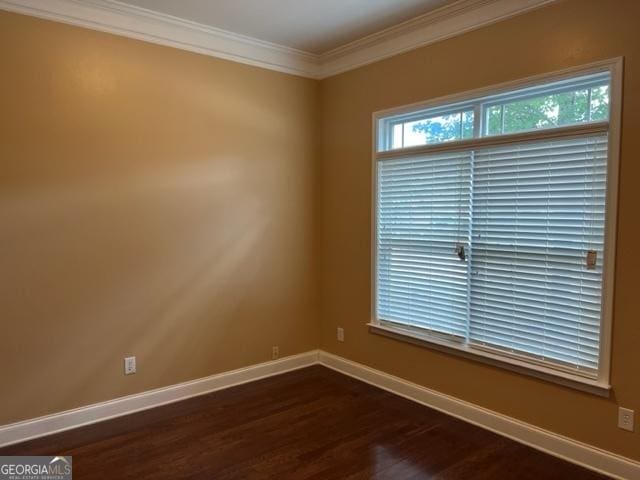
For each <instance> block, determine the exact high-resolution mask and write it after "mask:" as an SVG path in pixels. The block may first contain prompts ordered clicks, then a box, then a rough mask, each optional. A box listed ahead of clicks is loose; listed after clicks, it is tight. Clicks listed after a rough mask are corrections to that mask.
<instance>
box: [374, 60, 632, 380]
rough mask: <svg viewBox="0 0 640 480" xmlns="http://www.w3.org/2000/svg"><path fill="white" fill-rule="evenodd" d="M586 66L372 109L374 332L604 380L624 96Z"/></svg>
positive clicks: (605, 70)
mask: <svg viewBox="0 0 640 480" xmlns="http://www.w3.org/2000/svg"><path fill="white" fill-rule="evenodd" d="M616 68H618V67H616ZM594 70H595V71H587V70H585V71H583V72H580V73H578V74H576V75H575V76H574V77H571V76H567V75H561V76H560V77H559V79H558V80H555V81H554V80H552V81H548V82H547V83H544V82H538V83H535V84H527V85H526V86H524V87H519V88H515V89H512V90H509V89H507V88H502V89H500V90H498V91H496V92H493V93H490V94H488V95H484V96H480V97H465V96H464V95H463V96H460V98H456V99H455V101H453V102H452V103H444V104H439V103H437V102H433V103H432V104H430V107H429V108H426V109H424V108H423V109H420V108H419V107H415V106H413V107H409V108H406V109H403V108H400V109H397V110H395V111H389V112H388V113H386V114H384V115H377V118H376V122H375V125H376V128H377V131H376V148H377V151H376V153H375V155H376V167H375V168H376V175H375V195H376V205H375V213H376V215H375V220H376V221H375V269H374V271H375V279H374V282H375V304H374V307H375V318H374V320H373V325H374V326H381V327H384V329H386V330H389V329H390V330H391V331H392V332H394V333H400V334H402V335H409V336H413V337H415V336H417V337H418V338H419V339H422V340H424V339H427V340H430V341H435V343H438V344H439V345H446V346H448V347H451V348H453V349H454V350H462V351H464V352H466V353H472V354H474V355H479V356H483V357H487V358H490V359H491V360H494V359H500V360H501V361H502V362H505V363H512V364H515V365H517V367H518V368H521V367H523V366H527V367H529V368H531V369H536V370H538V371H539V372H544V373H545V374H547V373H548V372H553V373H552V374H553V375H559V376H562V377H563V378H564V379H566V378H567V376H568V377H569V378H571V379H575V380H577V381H578V382H583V383H589V382H590V381H595V382H597V385H607V382H608V371H604V370H603V368H605V367H606V364H608V359H607V357H606V356H603V339H604V340H606V341H607V342H608V335H609V334H608V331H609V330H608V329H609V328H610V324H606V325H605V324H604V323H603V322H604V321H603V319H604V318H605V316H606V315H609V313H606V312H610V311H611V310H610V308H611V307H610V306H611V303H610V299H609V300H608V301H606V299H607V298H608V297H605V288H604V282H605V279H607V278H608V279H611V278H612V271H611V269H610V268H611V267H610V266H608V265H606V264H605V257H607V255H611V252H610V251H608V250H605V248H606V247H607V245H606V244H605V243H606V242H605V240H606V239H608V238H611V237H610V234H608V233H607V232H610V231H611V230H610V228H611V225H608V224H607V223H606V220H607V218H610V217H609V216H610V214H611V212H612V211H613V212H614V215H613V219H614V220H615V208H614V207H615V205H614V206H611V205H609V203H610V202H607V199H608V198H611V197H610V192H609V191H608V185H609V182H610V180H611V179H610V173H611V171H612V170H611V168H612V167H611V158H610V155H611V153H610V152H613V151H614V150H615V149H614V150H611V148H610V143H611V142H612V141H614V144H615V142H617V131H615V132H613V131H612V127H611V123H610V106H611V105H612V104H613V103H614V102H615V104H617V105H619V97H617V98H618V100H616V98H614V94H615V95H619V90H614V89H613V85H614V84H615V82H614V81H613V78H612V72H613V71H614V70H613V67H610V66H606V67H597V68H595V69H594ZM617 72H619V70H617ZM617 75H619V73H618V74H617ZM617 78H618V79H619V77H617ZM616 81H619V80H616ZM617 85H618V87H617V88H619V83H618V84H617ZM498 108H499V109H500V112H499V113H500V115H499V116H498V115H497V114H496V113H495V112H494V110H496V109H498ZM616 108H617V107H616ZM443 112H444V113H443ZM451 112H454V113H455V112H458V114H457V115H454V114H451ZM459 112H473V114H472V115H469V119H468V120H469V122H473V125H471V124H469V125H467V126H466V127H464V128H463V127H461V125H462V123H461V121H460V119H461V118H462V116H461V114H460V113H459ZM507 113H508V115H507ZM617 114H618V115H619V110H617ZM399 125H400V126H402V129H403V130H402V131H403V132H404V133H405V134H406V133H407V129H410V130H411V136H412V137H411V138H414V137H415V138H414V140H416V141H415V142H414V141H413V140H412V142H410V146H407V142H405V141H404V140H403V141H402V142H399V141H396V140H397V139H396V136H395V134H396V133H397V132H396V130H398V129H399V127H398V126H399ZM498 127H500V128H498ZM465 128H466V130H465ZM461 131H464V132H466V134H465V135H462V134H460V132H461ZM614 133H615V137H613V140H612V135H613V134H614ZM420 135H422V137H420ZM418 137H419V138H418ZM418 140H419V141H418ZM614 155H615V153H614ZM613 172H614V174H617V171H616V170H615V169H614V170H613ZM616 182H617V178H616V177H615V175H614V184H615V183H616ZM613 203H615V202H613ZM612 209H613V210H612ZM607 252H609V253H607ZM607 258H608V257H607ZM607 302H608V303H607ZM443 342H444V343H443ZM607 345H608V343H607ZM607 348H608V346H607ZM603 363H604V364H605V365H604V366H603ZM605 388H606V387H605Z"/></svg>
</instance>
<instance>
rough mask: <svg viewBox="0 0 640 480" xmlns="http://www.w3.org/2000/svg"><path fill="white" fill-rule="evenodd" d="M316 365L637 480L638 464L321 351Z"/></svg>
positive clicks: (615, 475)
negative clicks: (318, 364)
mask: <svg viewBox="0 0 640 480" xmlns="http://www.w3.org/2000/svg"><path fill="white" fill-rule="evenodd" d="M318 361H319V363H320V364H321V365H324V366H325V367H328V368H331V369H333V370H335V371H337V372H340V373H342V374H344V375H348V376H350V377H353V378H356V379H358V380H361V381H363V382H366V383H369V384H371V385H374V386H376V387H378V388H382V389H383V390H387V391H388V392H391V393H393V394H395V395H399V396H401V397H404V398H407V399H409V400H412V401H414V402H417V403H420V404H422V405H426V406H427V407H430V408H433V409H435V410H439V411H441V412H444V413H446V414H447V415H451V416H453V417H456V418H459V419H461V420H464V421H465V422H468V423H472V424H474V425H477V426H479V427H481V428H484V429H486V430H490V431H492V432H494V433H497V434H498V435H502V436H503V437H507V438H510V439H512V440H515V441H516V442H519V443H522V444H524V445H528V446H530V447H532V448H535V449H536V450H540V451H543V452H545V453H548V454H550V455H553V456H554V457H558V458H561V459H563V460H566V461H568V462H571V463H575V464H577V465H580V466H582V467H585V468H588V469H590V470H594V471H596V472H599V473H604V474H605V475H608V476H610V477H613V478H618V479H625V480H627V479H628V480H631V479H638V478H640V462H636V461H635V460H632V459H630V458H626V457H622V456H620V455H616V454H614V453H612V452H608V451H606V450H602V449H600V448H597V447H594V446H592V445H588V444H586V443H582V442H579V441H577V440H573V439H571V438H568V437H565V436H562V435H559V434H557V433H554V432H550V431H548V430H544V429H542V428H540V427H536V426H535V425H531V424H529V423H525V422H522V421H520V420H517V419H515V418H512V417H508V416H506V415H503V414H501V413H497V412H494V411H492V410H488V409H486V408H482V407H480V406H478V405H474V404H472V403H469V402H465V401H463V400H460V399H458V398H454V397H451V396H449V395H445V394H443V393H440V392H437V391H435V390H431V389H429V388H426V387H423V386H422V385H417V384H415V383H411V382H408V381H407V380H404V379H402V378H399V377H395V376H393V375H390V374H388V373H385V372H382V371H380V370H376V369H373V368H371V367H368V366H366V365H362V364H361V363H356V362H353V361H351V360H347V359H346V358H343V357H339V356H337V355H333V354H331V353H328V352H325V351H322V350H320V353H319V359H318Z"/></svg>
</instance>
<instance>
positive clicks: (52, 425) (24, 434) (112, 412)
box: [0, 350, 318, 447]
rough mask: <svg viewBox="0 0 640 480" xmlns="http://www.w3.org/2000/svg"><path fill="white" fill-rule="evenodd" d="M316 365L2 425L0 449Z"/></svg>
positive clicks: (298, 364)
mask: <svg viewBox="0 0 640 480" xmlns="http://www.w3.org/2000/svg"><path fill="white" fill-rule="evenodd" d="M316 363H318V351H317V350H312V351H309V352H305V353H301V354H299V355H292V356H290V357H285V358H282V359H280V360H274V361H271V362H265V363H260V364H257V365H251V366H249V367H245V368H240V369H238V370H232V371H229V372H224V373H220V374H217V375H211V376H209V377H205V378H199V379H197V380H192V381H189V382H184V383H179V384H176V385H171V386H168V387H163V388H158V389H155V390H149V391H147V392H142V393H138V394H135V395H128V396H126V397H121V398H116V399H114V400H108V401H106V402H101V403H96V404H93V405H88V406H86V407H80V408H76V409H73V410H67V411H64V412H60V413H55V414H52V415H47V416H44V417H38V418H34V419H30V420H25V421H22V422H17V423H12V424H9V425H3V426H0V447H1V446H6V445H11V444H14V443H19V442H24V441H25V440H30V439H33V438H37V437H42V436H45V435H51V434H52V433H57V432H61V431H64V430H70V429H72V428H77V427H81V426H83V425H89V424H91V423H96V422H101V421H103V420H108V419H110V418H115V417H120V416H122V415H128V414H130V413H134V412H138V411H140V410H147V409H149V408H154V407H159V406H160V405H165V404H167V403H173V402H177V401H180V400H185V399H187V398H190V397H195V396H197V395H203V394H205V393H210V392H213V391H216V390H221V389H224V388H229V387H232V386H234V385H240V384H242V383H247V382H253V381H255V380H259V379H261V378H266V377H271V376H273V375H279V374H281V373H285V372H289V371H291V370H297V369H299V368H304V367H308V366H310V365H314V364H316Z"/></svg>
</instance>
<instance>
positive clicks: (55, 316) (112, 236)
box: [0, 12, 319, 424]
mask: <svg viewBox="0 0 640 480" xmlns="http://www.w3.org/2000/svg"><path fill="white" fill-rule="evenodd" d="M0 65H1V67H0V68H1V72H2V73H1V74H0V159H1V160H0V161H1V164H0V272H1V278H0V331H1V333H0V342H1V346H0V385H1V386H0V390H1V393H0V424H5V423H9V422H12V421H16V420H21V419H25V418H30V417H36V416H39V415H43V414H47V413H51V412H55V411H60V410H64V409H68V408H72V407H77V406H79V405H86V404H89V403H93V402H97V401H101V400H106V399H110V398H114V397H118V396H121V395H125V394H130V393H134V392H139V391H143V390H147V389H151V388H155V387H160V386H164V385H169V384H173V383H177V382H180V381H185V380H189V379H193V378H198V377H202V376H206V375H210V374H213V373H216V372H221V371H225V370H230V369H234V368H238V367H241V366H246V365H250V364H254V363H257V362H262V361H266V360H270V359H271V346H272V345H279V346H280V353H281V355H283V356H284V355H290V354H294V353H298V352H303V351H307V350H310V349H313V348H317V341H318V328H319V327H318V324H317V319H318V317H317V295H316V292H317V285H316V282H315V279H316V274H315V272H316V260H315V259H316V257H317V255H316V253H317V252H316V247H317V241H316V240H315V239H316V237H317V235H316V234H315V229H316V225H315V218H316V215H315V208H316V200H315V198H316V193H315V187H314V184H315V175H316V171H315V168H316V163H317V162H316V151H317V148H316V142H317V140H318V139H317V135H316V132H317V129H316V126H317V125H316V122H317V120H316V111H317V100H318V96H317V93H318V86H317V82H315V81H312V80H306V79H302V78H297V77H294V76H289V75H284V74H280V73H276V72H271V71H268V70H263V69H259V68H254V67H248V66H243V65H240V64H237V63H231V62H227V61H223V60H217V59H213V58H210V57H206V56H202V55H197V54H193V53H188V52H184V51H180V50H175V49H171V48H166V47H161V46H157V45H152V44H148V43H143V42H138V41H135V40H131V39H126V38H121V37H116V36H112V35H108V34H104V33H99V32H94V31H89V30H83V29H80V28H75V27H70V26H66V25H63V24H58V23H52V22H47V21H42V20H37V19H34V18H29V17H25V16H20V15H14V14H10V13H6V12H0ZM129 354H135V355H136V356H137V358H138V373H137V375H134V376H128V377H125V376H124V375H123V373H122V370H123V365H122V359H123V357H124V356H125V355H129Z"/></svg>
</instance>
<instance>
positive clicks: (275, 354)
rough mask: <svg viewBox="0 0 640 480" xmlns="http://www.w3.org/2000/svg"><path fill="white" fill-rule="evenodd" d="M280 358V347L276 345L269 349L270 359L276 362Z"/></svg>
mask: <svg viewBox="0 0 640 480" xmlns="http://www.w3.org/2000/svg"><path fill="white" fill-rule="evenodd" d="M279 356H280V347H278V346H277V345H275V346H273V347H271V359H272V360H276V359H277V358H278V357H279Z"/></svg>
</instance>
